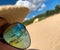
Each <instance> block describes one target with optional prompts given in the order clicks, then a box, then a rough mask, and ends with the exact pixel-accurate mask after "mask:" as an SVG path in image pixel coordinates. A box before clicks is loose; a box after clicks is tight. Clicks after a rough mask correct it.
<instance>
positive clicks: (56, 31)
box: [27, 14, 60, 50]
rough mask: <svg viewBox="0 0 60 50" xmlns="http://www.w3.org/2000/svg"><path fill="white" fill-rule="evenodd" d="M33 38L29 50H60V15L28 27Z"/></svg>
mask: <svg viewBox="0 0 60 50" xmlns="http://www.w3.org/2000/svg"><path fill="white" fill-rule="evenodd" d="M27 30H28V31H29V33H30V36H31V46H30V47H29V48H28V49H29V50H60V14H55V15H53V16H51V17H48V18H46V19H44V20H42V21H40V22H37V23H33V24H30V25H28V26H27Z"/></svg>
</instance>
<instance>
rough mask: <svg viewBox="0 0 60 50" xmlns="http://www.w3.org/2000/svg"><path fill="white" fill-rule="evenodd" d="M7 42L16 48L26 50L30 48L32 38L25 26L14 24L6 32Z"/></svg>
mask: <svg viewBox="0 0 60 50" xmlns="http://www.w3.org/2000/svg"><path fill="white" fill-rule="evenodd" d="M4 39H5V41H6V42H7V43H8V44H10V45H12V46H14V47H16V48H21V49H25V48H27V47H29V46H30V42H31V40H30V36H29V33H28V31H27V30H26V28H25V26H24V25H23V24H21V23H20V24H13V25H11V26H9V27H8V28H7V29H6V30H5V32H4Z"/></svg>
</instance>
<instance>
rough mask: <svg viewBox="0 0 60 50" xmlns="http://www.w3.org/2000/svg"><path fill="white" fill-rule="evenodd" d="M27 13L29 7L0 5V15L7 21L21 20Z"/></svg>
mask: <svg viewBox="0 0 60 50" xmlns="http://www.w3.org/2000/svg"><path fill="white" fill-rule="evenodd" d="M28 13H29V9H28V8H27V7H23V6H16V5H3V6H0V17H4V18H5V19H6V20H7V21H8V22H9V23H15V22H22V21H23V20H24V18H25V17H26V16H27V14H28Z"/></svg>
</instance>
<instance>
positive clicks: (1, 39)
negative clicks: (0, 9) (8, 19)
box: [0, 22, 31, 50]
mask: <svg viewBox="0 0 60 50" xmlns="http://www.w3.org/2000/svg"><path fill="white" fill-rule="evenodd" d="M14 24H22V23H19V22H17V23H13V24H9V23H7V24H5V25H4V26H3V28H4V30H3V33H2V34H0V41H2V42H4V43H5V44H7V45H9V46H11V47H13V48H16V49H18V50H25V49H27V48H28V47H29V46H30V45H31V38H30V35H29V33H28V35H29V38H30V44H29V46H28V47H27V48H17V47H14V46H12V45H10V44H9V43H7V42H6V40H5V39H4V31H5V30H6V29H7V28H8V27H9V26H11V25H14ZM22 25H23V24H22ZM23 26H24V25H23ZM24 28H25V29H26V27H25V26H24ZM1 29H2V27H1ZM26 31H27V29H26ZM27 32H28V31H27ZM1 35H2V36H1Z"/></svg>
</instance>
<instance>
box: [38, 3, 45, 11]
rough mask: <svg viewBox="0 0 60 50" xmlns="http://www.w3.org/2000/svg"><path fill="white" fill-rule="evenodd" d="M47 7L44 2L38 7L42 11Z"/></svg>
mask: <svg viewBox="0 0 60 50" xmlns="http://www.w3.org/2000/svg"><path fill="white" fill-rule="evenodd" d="M45 7H46V5H45V4H44V3H43V4H42V5H41V7H40V8H39V9H38V11H42V10H43V9H44V8H45Z"/></svg>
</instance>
